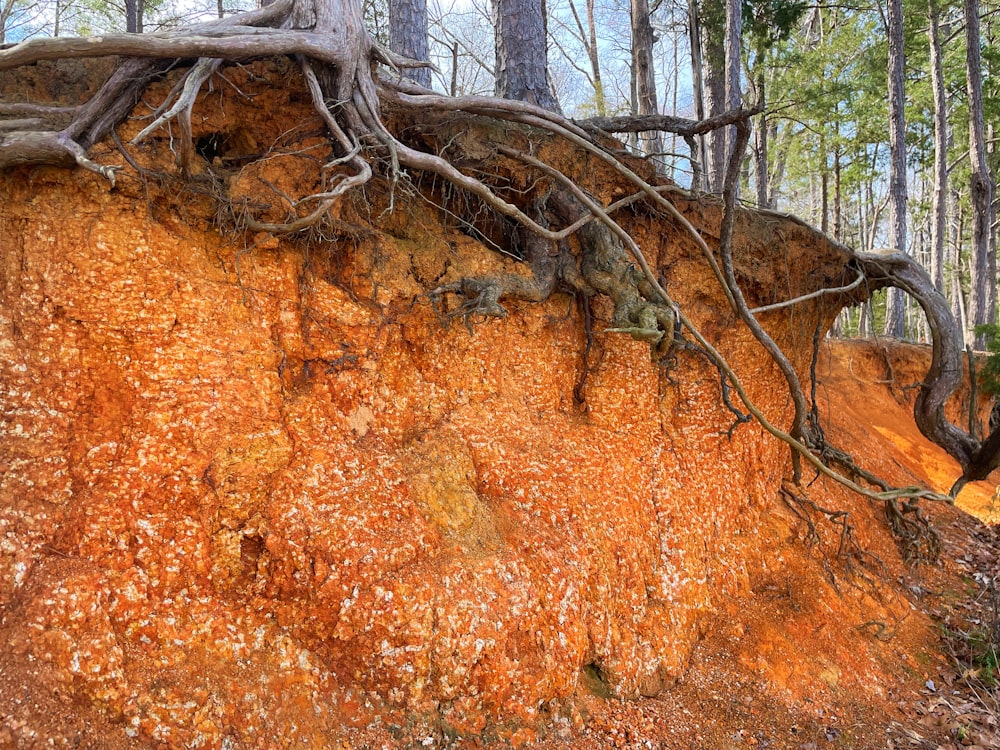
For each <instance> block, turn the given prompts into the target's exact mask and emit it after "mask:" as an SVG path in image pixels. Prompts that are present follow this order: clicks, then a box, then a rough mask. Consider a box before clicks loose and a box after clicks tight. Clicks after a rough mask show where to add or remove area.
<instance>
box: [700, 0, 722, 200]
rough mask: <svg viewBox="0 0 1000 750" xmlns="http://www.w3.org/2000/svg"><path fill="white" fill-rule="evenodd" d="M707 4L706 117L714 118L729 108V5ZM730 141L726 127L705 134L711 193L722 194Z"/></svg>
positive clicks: (718, 1) (703, 40)
mask: <svg viewBox="0 0 1000 750" xmlns="http://www.w3.org/2000/svg"><path fill="white" fill-rule="evenodd" d="M727 3H728V0H727ZM703 7H704V8H705V9H706V10H707V11H708V12H707V13H706V14H704V15H703V17H702V24H701V56H702V60H701V62H702V93H703V96H704V100H705V116H706V117H714V116H716V115H721V114H722V113H723V112H725V111H726V20H725V19H726V6H724V5H723V0H706V2H704V4H703ZM726 140H727V137H726V130H725V129H720V130H713V131H712V132H710V133H708V134H707V135H706V136H705V144H706V158H707V161H706V162H705V188H706V190H707V191H708V192H711V193H718V194H721V193H722V181H723V179H724V177H725V172H726Z"/></svg>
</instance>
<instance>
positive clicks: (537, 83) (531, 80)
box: [492, 0, 560, 112]
mask: <svg viewBox="0 0 1000 750" xmlns="http://www.w3.org/2000/svg"><path fill="white" fill-rule="evenodd" d="M492 4H493V28H494V39H495V44H496V57H497V60H496V93H497V96H502V97H504V98H505V99H516V100H518V101H524V102H529V103H531V104H537V105H538V106H539V107H543V108H545V109H547V110H550V111H552V112H559V111H560V109H559V102H558V101H556V97H555V94H554V93H553V92H552V83H551V81H550V79H549V62H548V54H547V49H546V44H547V39H548V36H547V33H546V15H545V0H492Z"/></svg>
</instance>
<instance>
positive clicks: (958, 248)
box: [950, 191, 972, 344]
mask: <svg viewBox="0 0 1000 750" xmlns="http://www.w3.org/2000/svg"><path fill="white" fill-rule="evenodd" d="M951 204H952V207H953V208H954V211H955V218H954V221H953V223H952V241H951V253H950V261H951V307H952V314H953V315H954V316H955V319H956V320H958V321H959V324H960V325H961V327H962V335H963V337H964V338H965V343H966V344H968V343H970V342H971V341H972V337H971V335H970V331H969V320H968V317H967V315H966V312H967V307H966V304H965V285H964V284H963V283H962V242H963V239H964V237H965V214H964V212H963V210H962V199H961V196H959V194H958V192H957V191H952V200H951Z"/></svg>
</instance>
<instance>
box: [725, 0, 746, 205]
mask: <svg viewBox="0 0 1000 750" xmlns="http://www.w3.org/2000/svg"><path fill="white" fill-rule="evenodd" d="M742 52H743V3H742V2H741V0H726V76H725V80H726V104H725V109H726V110H728V111H730V112H733V111H735V110H738V109H739V108H740V107H741V106H742V104H743V85H742V80H743V79H742V72H743V54H742ZM725 134H726V162H725V163H726V164H729V160H730V158H731V157H732V154H733V149H734V147H735V144H736V138H737V135H736V128H735V126H734V127H731V128H726V130H725ZM736 190H737V193H738V192H739V183H738V182H737V184H736Z"/></svg>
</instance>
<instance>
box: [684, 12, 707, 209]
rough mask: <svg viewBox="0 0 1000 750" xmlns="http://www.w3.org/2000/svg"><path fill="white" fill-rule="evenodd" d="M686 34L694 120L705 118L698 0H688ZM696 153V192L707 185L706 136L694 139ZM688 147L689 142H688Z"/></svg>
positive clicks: (693, 186)
mask: <svg viewBox="0 0 1000 750" xmlns="http://www.w3.org/2000/svg"><path fill="white" fill-rule="evenodd" d="M688 34H689V38H690V46H691V85H692V89H693V91H692V95H693V99H694V116H695V119H696V120H704V119H705V81H704V78H703V77H702V73H703V72H704V69H705V63H704V61H703V59H702V58H703V55H702V50H701V13H700V11H699V10H698V0H688ZM695 142H696V145H697V147H698V148H697V153H695V149H692V150H691V170H692V172H693V173H694V176H693V177H692V178H691V189H692V190H693V191H694V192H698V191H699V190H701V189H702V187H703V186H702V184H701V183H702V182H703V181H704V182H705V183H706V184H705V185H704V187H705V188H707V189H710V188H709V186H708V179H707V177H706V173H707V172H708V136H707V135H703V136H697V137H696V139H695ZM688 145H689V147H690V143H689V144H688Z"/></svg>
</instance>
